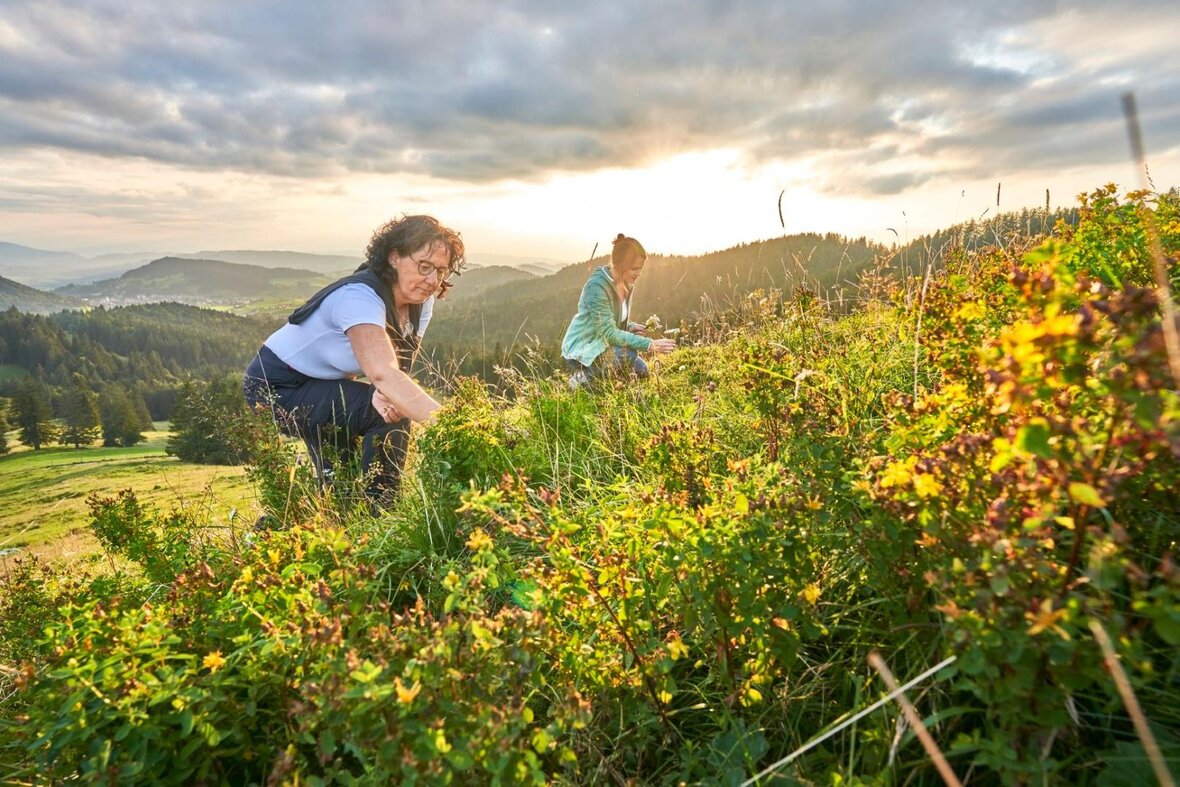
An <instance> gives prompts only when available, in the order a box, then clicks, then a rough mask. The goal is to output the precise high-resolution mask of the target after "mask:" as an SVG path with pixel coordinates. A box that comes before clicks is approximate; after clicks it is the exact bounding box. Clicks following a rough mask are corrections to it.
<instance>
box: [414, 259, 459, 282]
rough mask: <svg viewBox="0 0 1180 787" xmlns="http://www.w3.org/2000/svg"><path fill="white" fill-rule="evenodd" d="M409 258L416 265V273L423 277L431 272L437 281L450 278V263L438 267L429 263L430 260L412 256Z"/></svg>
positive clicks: (426, 276)
mask: <svg viewBox="0 0 1180 787" xmlns="http://www.w3.org/2000/svg"><path fill="white" fill-rule="evenodd" d="M410 260H411V261H413V262H414V263H415V264H416V265H417V266H418V274H419V275H420V276H422V277H423V278H428V277H429V276H430V274H432V273H433V274H434V275H435V276H437V277H438V280H439V281H446V280H447V279H449V278H451V274H452V273H453V271H452V270H451V266H450V265H446V266H443V267H439V266H436V265H434V264H433V263H431V262H430V260H415V259H414V258H413V257H411V258H410Z"/></svg>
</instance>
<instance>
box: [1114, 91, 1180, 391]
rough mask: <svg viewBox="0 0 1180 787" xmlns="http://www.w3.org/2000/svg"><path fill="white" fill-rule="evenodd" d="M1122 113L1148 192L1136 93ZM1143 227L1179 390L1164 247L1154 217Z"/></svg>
mask: <svg viewBox="0 0 1180 787" xmlns="http://www.w3.org/2000/svg"><path fill="white" fill-rule="evenodd" d="M1123 114H1124V115H1125V116H1126V119H1127V137H1128V139H1129V140H1130V142H1131V157H1132V158H1133V159H1134V160H1135V167H1136V168H1137V169H1138V170H1139V178H1140V184H1141V186H1142V188H1143V190H1144V191H1149V190H1150V189H1151V181H1150V179H1149V178H1148V176H1147V158H1146V156H1145V155H1144V152H1143V134H1142V133H1141V132H1140V129H1139V113H1138V112H1137V111H1136V109H1135V94H1134V93H1124V94H1123ZM1143 228H1144V229H1145V230H1146V231H1147V243H1148V246H1149V247H1150V249H1151V260H1152V263H1153V264H1154V269H1155V286H1156V290H1157V291H1158V293H1159V302H1160V313H1161V317H1162V318H1163V319H1162V322H1163V328H1164V345H1165V346H1166V347H1167V348H1168V365H1169V366H1170V367H1171V369H1172V382H1173V383H1174V384H1175V388H1176V390H1180V334H1178V333H1177V330H1176V307H1175V305H1174V304H1173V303H1172V287H1171V285H1170V284H1169V283H1168V264H1167V259H1166V258H1165V257H1164V247H1163V245H1162V244H1161V243H1160V234H1159V229H1158V228H1157V227H1156V226H1155V216H1154V215H1152V213H1151V212H1150V211H1146V210H1145V211H1143Z"/></svg>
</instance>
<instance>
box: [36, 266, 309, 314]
mask: <svg viewBox="0 0 1180 787" xmlns="http://www.w3.org/2000/svg"><path fill="white" fill-rule="evenodd" d="M328 281H330V277H329V276H327V275H325V274H323V273H318V272H315V271H310V270H302V269H299V268H269V267H263V266H261V265H245V264H241V263H235V262H225V261H222V260H206V259H189V258H182V257H162V258H160V259H158V260H152V261H151V262H149V263H148V264H146V265H143V266H141V267H139V268H134V269H132V270H130V271H127V272H126V273H124V274H123V275H122V276H120V277H118V278H117V279H107V280H105V281H100V282H95V283H93V284H85V285H77V284H71V285H67V286H65V287H61V288H59V289H58V290H57V293H58V294H61V295H69V296H72V297H75V298H81V299H85V300H86V301H87V302H89V303H92V304H102V305H107V306H111V305H124V304H131V303H152V302H161V301H175V302H177V303H187V304H190V305H196V306H200V305H209V304H217V305H233V304H242V303H247V302H250V301H255V300H263V299H276V298H289V297H299V296H303V295H310V294H311V293H313V292H315V290H316V289H317V288H319V287H321V286H323V285H324V284H327V283H328Z"/></svg>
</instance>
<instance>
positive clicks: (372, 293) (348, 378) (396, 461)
mask: <svg viewBox="0 0 1180 787" xmlns="http://www.w3.org/2000/svg"><path fill="white" fill-rule="evenodd" d="M463 254H464V249H463V241H462V240H461V239H460V238H459V234H458V233H457V232H455V231H454V230H452V229H449V228H447V227H444V226H443V225H442V224H440V223H439V222H438V220H436V219H434V218H433V217H431V216H404V217H402V218H401V219H397V220H394V221H391V222H389V223H388V224H385V225H384V226H382V227H379V228H378V229H377V231H376V232H374V233H373V237H372V239H371V240H370V241H369V246H368V248H367V250H366V252H365V262H364V264H363V265H361V266H360V267H359V268H357V270H356V272H355V273H353V274H352V275H350V276H346V277H344V278H342V279H340V280H338V281H336V282H333V283H332V284H329V285H328V286H327V287H325V288H324V289H322V290H320V291H319V292H317V293H316V294H315V295H313V296H312V297H311V299H310V300H308V301H307V303H305V304H303V305H302V306H300V307H299V308H298V309H296V310H295V311H294V312H293V313H292V314H291V316H290V317H288V318H287V323H286V324H285V325H283V326H282V327H281V328H279V329H278V330H277V331H275V332H274V333H272V334H271V335H270V337H269V338H267V339H266V341H265V342H263V345H262V348H261V349H260V350H259V351H258V354H257V355H256V356H255V357H254V359H253V360H252V361H251V362H250V365H249V367H248V368H247V369H246V375H245V379H244V381H243V390H244V392H245V395H246V401H247V402H248V403H250V404H251V405H263V406H266V407H270V408H272V409H273V411H274V413H275V416H276V420H277V422H278V424H279V427H280V429H282V430H283V431H284V432H285V433H287V434H290V435H293V436H298V437H301V438H302V439H303V440H304V442H305V443H306V444H307V449H308V453H309V454H310V456H311V459H312V462H313V463H314V464H315V468H316V472H317V474H318V476H319V478H320V481H321V482H323V483H330V482H331V480H332V468H333V466H334V463H341V462H349V461H351V460H352V459H353V457H354V456H355V452H356V449H357V447H358V444H359V447H360V469H361V470H362V471H363V473H364V475H365V478H366V479H367V483H366V488H365V491H366V494H367V495H368V497H369V499H370V501H371V502H373V503H374V504H379V503H382V502H388V500H389V498H390V497H391V496H392V495H393V494H394V493H395V492H396V491H397V487H398V482H399V479H400V476H401V469H402V465H403V464H404V462H405V457H406V448H407V443H408V440H409V431H410V422H411V421H413V422H417V423H422V422H426V421H429V420H431V418H432V417H433V415H434V411H435V410H437V409H438V408H439V403H438V402H437V401H435V399H434V398H433V397H432V396H430V394H428V393H427V392H426V391H424V390H423V389H422V388H421V387H420V386H419V385H418V384H417V383H415V382H414V380H413V379H411V378H410V375H409V371H410V366H411V364H412V363H413V361H414V358H415V356H416V355H417V352H418V345H419V342H420V341H421V338H422V334H423V333H424V332H425V330H426V324H427V322H428V321H429V319H430V314H431V311H432V308H433V304H434V299H435V296H436V295H437V294H440V293H442V292H443V291H445V289H446V288H447V287H448V286H450V285H449V281H448V280H449V279H450V278H451V276H453V275H456V274H458V273H459V271H460V269H461V268H462V267H463V264H464V256H463ZM361 375H364V376H365V377H366V378H368V382H361V381H360V380H358V379H357V378H358V377H359V376H361Z"/></svg>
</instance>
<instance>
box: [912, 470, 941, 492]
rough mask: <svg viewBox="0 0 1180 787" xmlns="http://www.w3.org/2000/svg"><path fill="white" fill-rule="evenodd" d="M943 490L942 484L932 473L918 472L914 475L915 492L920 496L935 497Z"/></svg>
mask: <svg viewBox="0 0 1180 787" xmlns="http://www.w3.org/2000/svg"><path fill="white" fill-rule="evenodd" d="M941 491H942V484H940V483H938V479H937V478H935V477H934V476H932V475H931V474H930V473H918V474H917V475H916V476H914V492H915V493H916V494H917V495H918V497H934V496H935V495H937V494H938V493H939V492H941Z"/></svg>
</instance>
